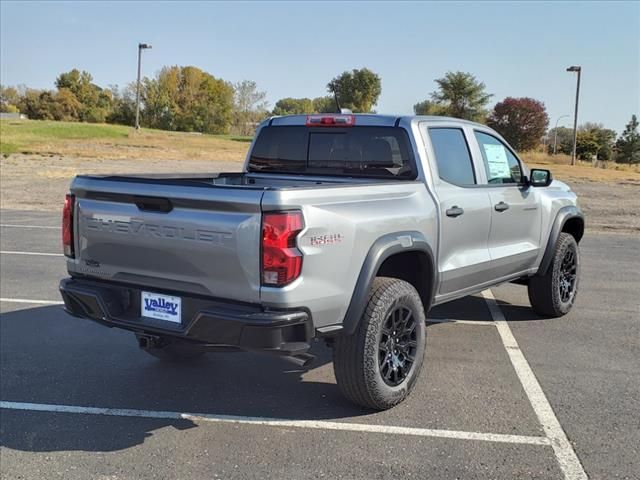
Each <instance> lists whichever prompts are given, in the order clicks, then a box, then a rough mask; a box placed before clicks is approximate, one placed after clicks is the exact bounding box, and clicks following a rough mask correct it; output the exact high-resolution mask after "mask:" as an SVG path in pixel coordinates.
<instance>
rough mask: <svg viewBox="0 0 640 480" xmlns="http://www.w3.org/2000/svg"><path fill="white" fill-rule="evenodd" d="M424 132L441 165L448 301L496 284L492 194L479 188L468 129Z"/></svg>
mask: <svg viewBox="0 0 640 480" xmlns="http://www.w3.org/2000/svg"><path fill="white" fill-rule="evenodd" d="M421 128H422V129H423V132H422V133H423V136H424V138H425V140H426V142H425V143H427V145H430V146H431V152H432V153H431V156H432V157H433V158H434V159H435V162H432V164H431V167H432V171H434V170H435V172H437V178H436V175H435V174H434V188H435V190H436V195H437V198H438V201H439V204H440V217H441V223H440V242H439V253H438V257H439V258H438V266H439V274H440V290H439V292H438V294H439V295H440V296H447V295H450V294H454V293H455V292H460V291H462V290H465V289H468V288H472V287H474V286H475V285H478V284H481V283H483V282H485V281H488V280H490V278H489V276H488V275H489V272H488V271H489V268H488V267H489V262H490V260H491V258H490V256H489V249H488V243H487V242H488V239H489V229H490V226H491V206H490V201H489V195H488V192H487V191H486V190H485V189H482V188H476V186H477V184H478V182H477V178H478V172H477V171H476V169H477V167H476V165H474V163H473V161H472V157H471V153H470V149H469V145H468V140H467V136H466V133H465V131H464V129H462V128H460V127H459V126H447V125H446V124H442V125H439V124H432V123H429V124H428V126H427V124H426V123H423V124H421ZM427 150H429V149H427Z"/></svg>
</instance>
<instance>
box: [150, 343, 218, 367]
mask: <svg viewBox="0 0 640 480" xmlns="http://www.w3.org/2000/svg"><path fill="white" fill-rule="evenodd" d="M141 350H143V351H144V352H146V353H148V354H149V355H151V356H152V357H156V358H157V359H159V360H161V361H163V362H167V363H185V362H192V361H195V360H198V359H200V358H202V357H203V356H204V354H205V353H206V352H205V351H203V350H202V349H200V348H198V347H197V346H195V345H189V344H188V343H185V342H172V341H166V342H165V343H164V344H163V345H161V346H157V347H145V348H141Z"/></svg>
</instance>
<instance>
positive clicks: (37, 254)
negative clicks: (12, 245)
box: [0, 250, 64, 257]
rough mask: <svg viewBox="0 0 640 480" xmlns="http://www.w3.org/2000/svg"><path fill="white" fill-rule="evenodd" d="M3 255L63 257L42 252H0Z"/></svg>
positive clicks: (60, 254) (59, 254)
mask: <svg viewBox="0 0 640 480" xmlns="http://www.w3.org/2000/svg"><path fill="white" fill-rule="evenodd" d="M0 253H1V254H3V255H36V256H45V257H64V255H63V254H62V253H44V252H14V251H9V250H0Z"/></svg>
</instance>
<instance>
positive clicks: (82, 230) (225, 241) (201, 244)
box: [69, 177, 263, 302]
mask: <svg viewBox="0 0 640 480" xmlns="http://www.w3.org/2000/svg"><path fill="white" fill-rule="evenodd" d="M142 180H144V179H141V180H137V181H136V180H132V181H122V180H119V181H117V180H110V179H100V178H90V177H78V178H77V179H76V180H75V181H74V183H73V185H72V192H73V193H74V194H75V195H76V199H77V205H76V229H77V230H76V232H77V234H76V246H75V251H76V259H75V260H73V261H72V262H70V264H69V268H70V270H72V271H73V272H75V273H78V274H83V275H86V276H91V277H95V278H100V279H105V280H111V281H118V282H122V283H127V284H134V285H139V286H142V287H144V288H145V289H147V288H148V289H155V290H159V291H160V292H162V291H169V292H178V293H180V292H184V293H190V294H196V295H206V296H210V297H218V298H221V299H230V300H238V301H246V302H258V301H259V294H260V222H261V212H260V202H261V199H262V193H263V192H262V190H261V189H252V188H248V187H218V186H213V185H203V186H202V187H197V186H182V185H180V184H178V183H174V184H171V182H167V183H165V184H163V183H162V182H157V181H153V182H152V181H142Z"/></svg>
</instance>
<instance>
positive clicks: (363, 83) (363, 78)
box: [327, 68, 382, 113]
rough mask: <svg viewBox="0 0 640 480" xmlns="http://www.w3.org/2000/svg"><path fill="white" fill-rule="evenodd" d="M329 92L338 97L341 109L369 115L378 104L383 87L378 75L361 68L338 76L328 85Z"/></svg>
mask: <svg viewBox="0 0 640 480" xmlns="http://www.w3.org/2000/svg"><path fill="white" fill-rule="evenodd" d="M327 90H328V91H329V93H332V94H334V95H337V97H338V101H339V102H340V107H342V108H348V109H351V110H352V111H354V112H364V113H367V112H370V111H371V109H372V108H373V106H374V105H375V104H376V103H377V102H378V98H379V97H380V93H381V92H382V87H381V82H380V77H379V76H378V74H376V73H374V72H372V71H371V70H369V69H368V68H361V69H359V70H358V69H353V70H352V71H350V72H348V71H347V72H343V73H342V74H340V75H338V76H337V77H335V78H334V79H333V80H331V81H330V82H329V83H328V84H327ZM333 111H335V108H334V110H333Z"/></svg>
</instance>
